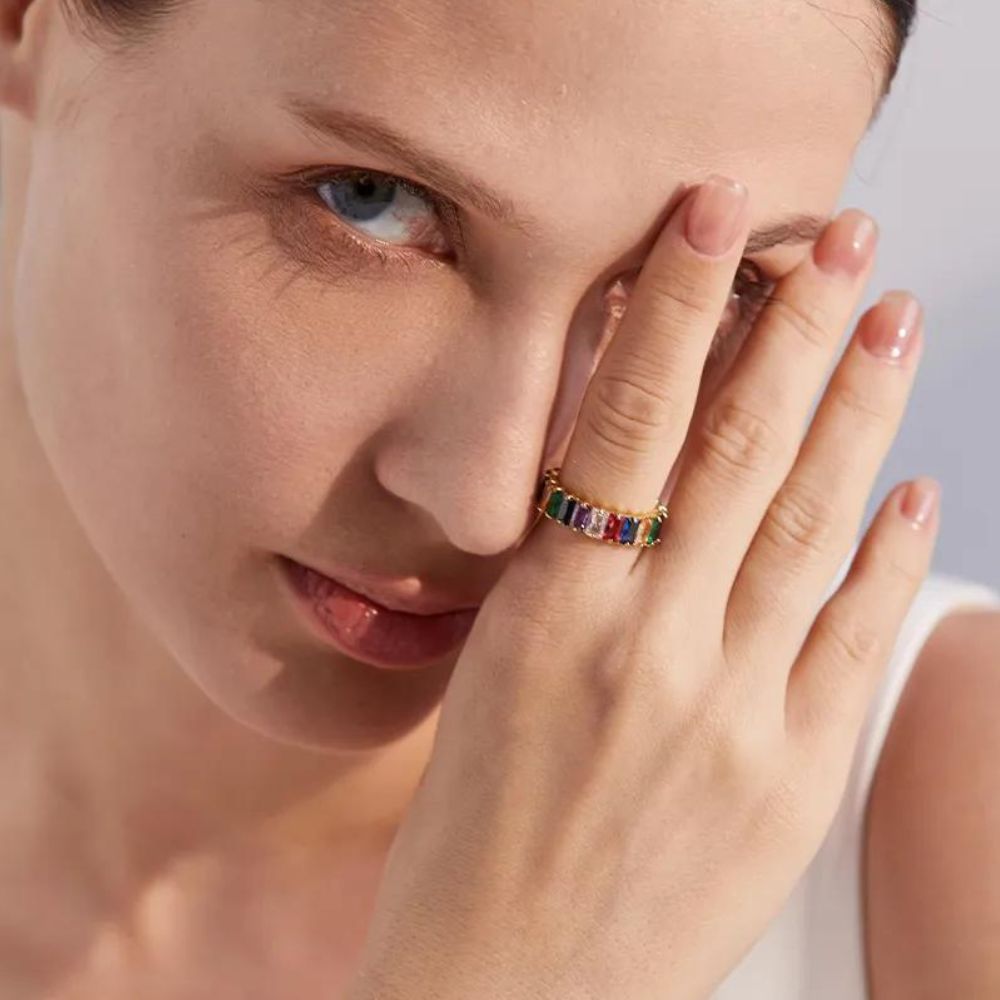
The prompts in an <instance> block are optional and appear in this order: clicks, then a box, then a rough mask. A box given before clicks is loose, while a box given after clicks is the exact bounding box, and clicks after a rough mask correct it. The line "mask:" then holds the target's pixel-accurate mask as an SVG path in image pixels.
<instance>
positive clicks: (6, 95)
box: [0, 0, 59, 114]
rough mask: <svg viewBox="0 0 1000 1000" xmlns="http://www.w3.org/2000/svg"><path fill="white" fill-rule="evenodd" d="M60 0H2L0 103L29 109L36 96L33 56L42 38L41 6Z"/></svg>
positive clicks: (0, 24) (8, 106)
mask: <svg viewBox="0 0 1000 1000" xmlns="http://www.w3.org/2000/svg"><path fill="white" fill-rule="evenodd" d="M58 3H59V0H0V107H3V108H9V109H11V110H14V111H20V112H22V113H25V114H27V113H29V112H30V110H31V107H32V104H33V98H34V83H35V80H34V70H35V68H36V65H37V59H34V58H33V54H34V52H35V51H36V50H37V43H38V42H39V41H40V40H41V39H40V37H38V36H40V34H41V30H42V25H41V23H39V22H41V21H43V20H44V18H43V17H42V15H43V14H44V13H46V12H45V11H42V10H40V8H48V7H53V6H56V5H58Z"/></svg>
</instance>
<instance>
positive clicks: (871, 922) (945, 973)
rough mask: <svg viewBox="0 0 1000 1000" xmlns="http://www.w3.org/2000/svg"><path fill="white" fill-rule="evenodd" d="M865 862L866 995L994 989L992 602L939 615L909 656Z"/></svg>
mask: <svg viewBox="0 0 1000 1000" xmlns="http://www.w3.org/2000/svg"><path fill="white" fill-rule="evenodd" d="M864 867H865V905H866V911H867V912H866V936H867V942H868V956H869V976H870V988H871V997H872V998H873V1000H904V998H905V1000H941V998H944V997H949V998H950V997H963V998H967V1000H979V998H982V1000H986V998H987V997H991V998H992V997H1000V948H998V947H997V941H998V940H1000V611H995V610H990V609H958V610H956V611H954V612H952V613H951V614H949V615H947V616H946V617H945V618H944V619H943V620H942V621H941V622H940V623H939V625H938V626H937V627H936V628H935V629H934V631H933V632H932V633H931V635H930V637H929V639H928V641H927V643H926V644H925V645H924V647H923V648H922V650H921V653H920V655H919V657H918V659H917V661H916V662H915V663H914V666H913V672H912V674H911V676H910V679H909V681H908V683H907V686H906V688H905V690H904V692H903V695H902V697H901V699H900V702H899V705H898V707H897V709H896V713H895V715H894V717H893V723H892V726H891V728H890V731H889V734H888V736H887V738H886V743H885V747H884V749H883V752H882V755H881V758H880V761H879V765H878V770H877V771H876V774H875V779H874V781H873V784H872V791H871V798H870V800H869V805H868V822H867V828H866V837H865V856H864Z"/></svg>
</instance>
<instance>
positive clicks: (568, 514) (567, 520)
mask: <svg viewBox="0 0 1000 1000" xmlns="http://www.w3.org/2000/svg"><path fill="white" fill-rule="evenodd" d="M575 513H576V501H575V500H570V502H569V503H568V504H566V510H565V512H564V513H563V516H562V518H561V520H562V523H563V524H572V523H573V515H574V514H575Z"/></svg>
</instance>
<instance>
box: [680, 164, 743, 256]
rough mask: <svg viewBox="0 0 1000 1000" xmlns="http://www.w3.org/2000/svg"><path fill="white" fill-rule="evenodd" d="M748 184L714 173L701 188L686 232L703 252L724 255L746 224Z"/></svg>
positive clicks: (709, 254)
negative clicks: (744, 219)
mask: <svg viewBox="0 0 1000 1000" xmlns="http://www.w3.org/2000/svg"><path fill="white" fill-rule="evenodd" d="M747 195H748V192H747V188H746V185H744V184H741V183H740V182H739V181H734V180H731V179H730V178H728V177H721V176H720V175H718V174H712V176H711V177H709V178H708V179H707V180H705V181H704V182H703V183H702V184H701V185H700V186H699V188H698V191H697V193H696V194H695V196H694V201H693V202H692V204H691V205H690V207H689V208H688V215H687V226H686V234H687V239H688V242H689V243H690V244H691V246H693V247H694V248H695V250H697V251H698V252H699V253H703V254H705V255H707V256H709V257H721V256H722V255H723V254H725V253H726V252H727V251H729V250H730V249H731V248H732V246H733V244H734V243H735V242H736V237H737V236H738V235H739V233H740V230H741V229H742V228H743V215H744V212H745V210H746V205H747Z"/></svg>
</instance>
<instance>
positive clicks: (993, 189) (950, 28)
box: [842, 0, 1000, 586]
mask: <svg viewBox="0 0 1000 1000" xmlns="http://www.w3.org/2000/svg"><path fill="white" fill-rule="evenodd" d="M921 7H922V10H921V12H920V15H919V16H918V23H917V30H916V34H915V35H914V37H913V38H912V40H911V42H910V45H911V48H909V49H908V51H907V53H906V56H905V60H904V63H903V67H902V70H901V72H900V75H899V77H898V78H897V81H896V84H895V86H894V88H893V92H892V94H891V96H890V98H889V101H888V103H887V104H886V105H885V107H884V109H883V111H882V114H881V116H880V118H879V119H878V121H877V122H876V123H875V125H874V126H873V128H872V131H871V132H870V134H869V135H868V137H867V138H866V140H865V141H864V143H863V144H862V146H861V147H860V149H859V151H858V156H857V159H856V161H855V166H854V170H853V172H852V175H851V178H850V180H849V182H848V184H847V186H846V188H845V192H844V198H843V201H842V205H843V206H844V207H847V206H848V205H856V206H858V207H860V208H863V209H865V210H866V211H869V212H871V213H872V215H873V216H874V217H875V218H876V220H877V221H878V223H879V226H880V228H881V231H882V235H881V241H880V250H879V260H878V263H877V264H876V268H875V272H874V274H873V277H872V280H871V283H870V284H869V286H868V291H867V294H866V297H865V300H864V302H863V304H862V308H867V306H868V305H870V304H871V303H872V302H874V301H876V300H877V299H878V298H879V296H880V295H881V293H882V292H884V291H886V290H887V289H890V288H906V289H909V290H911V291H913V292H915V293H916V294H917V295H918V297H919V298H920V300H921V301H922V302H923V304H924V307H925V310H926V330H925V337H926V349H925V353H924V359H923V362H922V364H921V367H920V371H919V373H918V377H917V382H916V386H915V388H914V391H913V395H912V397H911V402H910V405H909V408H908V410H907V412H906V416H905V418H904V421H903V426H902V427H901V429H900V432H899V435H898V437H897V438H896V442H895V444H894V446H893V449H892V451H891V452H890V454H889V456H888V458H887V459H886V462H885V465H884V466H883V468H882V471H881V473H880V475H879V478H878V482H877V483H876V485H875V488H874V490H873V492H872V497H871V500H870V501H869V504H868V510H867V515H866V523H867V519H870V518H871V516H872V515H873V514H874V513H875V510H876V508H877V507H878V505H879V504H880V503H881V502H882V500H883V498H884V497H885V495H886V493H888V491H889V490H890V489H891V488H892V486H893V485H894V484H896V483H898V482H900V481H902V480H904V479H909V478H912V477H914V476H917V475H930V476H933V477H934V478H935V479H937V480H938V481H939V482H940V483H941V485H942V507H941V510H942V524H941V532H940V535H939V538H938V543H937V550H936V553H935V557H934V565H933V569H934V570H936V571H939V572H947V573H952V574H955V575H959V576H966V577H970V578H972V579H976V580H981V581H983V582H985V583H989V584H991V585H993V586H998V585H1000V532H998V531H996V530H995V528H994V525H995V521H996V519H997V516H998V513H997V512H998V510H1000V502H998V499H997V498H998V496H1000V445H998V442H997V437H998V434H1000V323H998V321H997V313H998V308H997V307H998V301H997V300H998V295H1000V203H998V200H1000V108H998V104H1000V55H998V44H1000V4H998V3H997V2H996V0H921ZM848 332H850V331H848ZM845 343H846V339H845Z"/></svg>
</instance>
